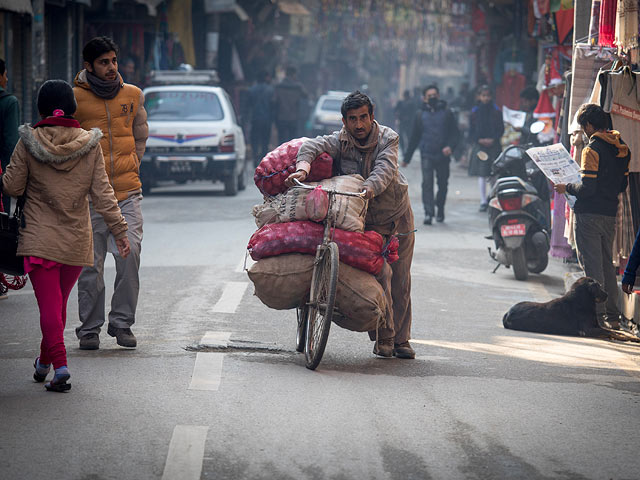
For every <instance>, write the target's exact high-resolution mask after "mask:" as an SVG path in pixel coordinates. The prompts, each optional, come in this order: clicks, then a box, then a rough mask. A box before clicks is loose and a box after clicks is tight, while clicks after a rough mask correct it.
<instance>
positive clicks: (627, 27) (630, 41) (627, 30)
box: [615, 0, 638, 50]
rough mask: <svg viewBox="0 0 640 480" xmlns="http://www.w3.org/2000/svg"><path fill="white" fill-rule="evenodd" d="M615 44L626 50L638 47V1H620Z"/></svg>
mask: <svg viewBox="0 0 640 480" xmlns="http://www.w3.org/2000/svg"><path fill="white" fill-rule="evenodd" d="M615 44H616V45H617V46H618V47H620V48H622V49H624V50H629V49H631V48H636V47H637V46H638V0H618V7H617V13H616V37H615Z"/></svg>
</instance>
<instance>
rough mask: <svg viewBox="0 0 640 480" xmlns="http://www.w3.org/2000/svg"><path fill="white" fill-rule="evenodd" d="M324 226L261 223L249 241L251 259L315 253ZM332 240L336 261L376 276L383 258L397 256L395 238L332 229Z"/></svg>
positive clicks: (391, 259)
mask: <svg viewBox="0 0 640 480" xmlns="http://www.w3.org/2000/svg"><path fill="white" fill-rule="evenodd" d="M323 234H324V225H322V224H319V223H314V222H306V221H305V222H288V223H272V224H268V225H265V226H264V227H262V228H261V229H260V230H258V231H257V232H255V233H254V234H253V235H252V236H251V239H250V240H249V245H248V246H247V248H248V249H249V253H250V254H251V258H253V259H254V260H256V261H258V260H260V259H261V258H265V257H272V256H275V255H281V254H284V253H306V254H309V255H315V253H316V246H317V245H319V244H321V243H322V236H323ZM333 241H334V242H336V243H337V244H338V250H339V251H340V261H341V262H343V263H346V264H347V265H351V266H352V267H355V268H359V269H360V270H364V271H365V272H368V273H371V274H372V275H378V274H379V273H380V271H381V270H382V266H383V265H384V262H385V260H386V261H388V262H389V263H392V262H394V261H396V260H397V259H398V239H397V238H395V237H392V240H391V241H390V242H388V243H387V244H385V242H384V239H383V238H382V235H380V234H379V233H377V232H373V231H369V232H364V233H360V232H347V231H346V230H340V229H337V228H336V229H334V230H333Z"/></svg>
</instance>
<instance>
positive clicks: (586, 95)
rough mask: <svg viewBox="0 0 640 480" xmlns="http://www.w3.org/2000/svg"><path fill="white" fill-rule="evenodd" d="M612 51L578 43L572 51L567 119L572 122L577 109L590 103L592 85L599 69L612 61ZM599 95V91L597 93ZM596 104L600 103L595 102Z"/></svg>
mask: <svg viewBox="0 0 640 480" xmlns="http://www.w3.org/2000/svg"><path fill="white" fill-rule="evenodd" d="M613 54H614V49H612V48H603V49H598V48H594V47H592V46H590V45H588V44H586V43H578V44H577V45H576V46H575V48H574V49H573V65H572V69H571V78H572V81H571V100H570V104H569V118H570V119H571V120H573V118H574V116H575V114H576V112H577V111H578V108H579V107H580V105H582V104H583V103H593V102H590V99H591V94H592V93H593V88H594V83H595V84H596V85H597V84H598V82H596V81H595V80H596V77H597V75H598V72H599V71H600V69H601V68H602V67H603V66H604V65H606V64H607V63H608V62H610V61H611V60H613ZM598 94H599V91H598ZM597 103H598V104H599V103H600V102H597Z"/></svg>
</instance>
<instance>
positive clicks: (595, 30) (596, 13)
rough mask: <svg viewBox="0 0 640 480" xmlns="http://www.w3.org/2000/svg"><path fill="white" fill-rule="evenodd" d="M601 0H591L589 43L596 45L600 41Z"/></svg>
mask: <svg viewBox="0 0 640 480" xmlns="http://www.w3.org/2000/svg"><path fill="white" fill-rule="evenodd" d="M600 3H601V2H600V0H593V1H592V2H591V21H590V22H589V45H595V44H596V42H597V41H598V34H599V31H600V30H599V28H600Z"/></svg>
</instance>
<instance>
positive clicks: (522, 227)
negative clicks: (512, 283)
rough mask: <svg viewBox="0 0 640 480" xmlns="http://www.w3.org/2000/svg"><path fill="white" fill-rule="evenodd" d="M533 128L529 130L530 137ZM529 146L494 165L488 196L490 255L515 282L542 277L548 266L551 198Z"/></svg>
mask: <svg viewBox="0 0 640 480" xmlns="http://www.w3.org/2000/svg"><path fill="white" fill-rule="evenodd" d="M533 130H534V127H532V133H533ZM529 147H530V145H524V146H519V145H513V146H510V147H507V148H506V149H505V150H504V151H503V152H502V153H501V154H500V155H499V156H498V158H497V159H496V160H495V161H494V162H493V165H492V173H493V177H494V178H495V183H494V185H493V188H492V190H491V193H490V195H489V208H488V214H489V228H490V229H491V233H492V234H491V235H490V236H488V237H487V238H488V239H492V240H493V241H494V242H495V248H496V250H495V251H493V250H492V249H491V248H490V247H489V255H490V256H491V258H493V259H494V260H495V261H496V262H498V264H497V265H496V268H495V269H494V270H493V272H494V273H495V272H496V270H498V268H499V267H500V265H504V266H506V267H513V273H514V276H515V278H516V279H517V280H526V279H527V278H528V276H529V273H530V272H531V273H541V272H543V271H544V269H545V268H547V265H548V264H549V248H550V242H549V231H550V194H549V187H548V183H547V180H546V178H545V176H544V174H543V173H542V172H541V171H540V170H539V169H538V167H537V166H536V165H535V164H534V163H533V161H532V160H531V159H530V158H529V156H528V155H527V153H526V150H527V148H529Z"/></svg>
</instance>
